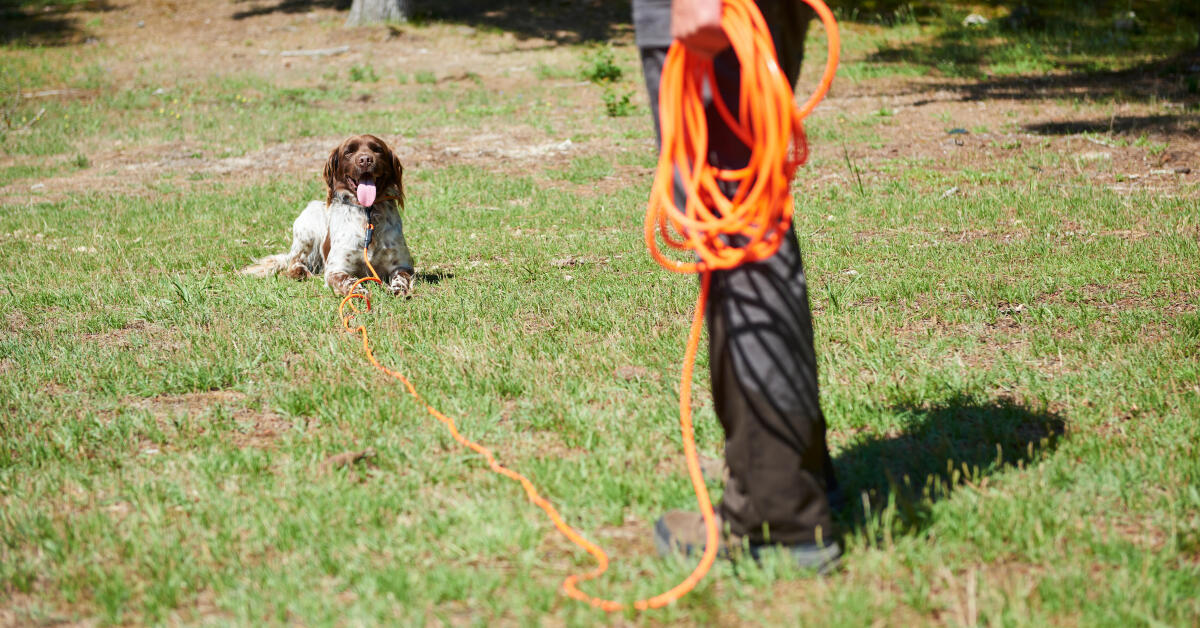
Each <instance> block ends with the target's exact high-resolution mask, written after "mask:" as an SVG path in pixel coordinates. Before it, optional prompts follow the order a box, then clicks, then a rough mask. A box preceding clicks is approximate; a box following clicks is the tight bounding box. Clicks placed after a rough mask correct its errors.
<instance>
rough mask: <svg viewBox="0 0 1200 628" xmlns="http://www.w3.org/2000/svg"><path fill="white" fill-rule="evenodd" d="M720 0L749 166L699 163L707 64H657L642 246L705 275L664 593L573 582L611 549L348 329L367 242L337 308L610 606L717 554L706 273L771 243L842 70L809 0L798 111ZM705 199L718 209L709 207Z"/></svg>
mask: <svg viewBox="0 0 1200 628" xmlns="http://www.w3.org/2000/svg"><path fill="white" fill-rule="evenodd" d="M723 1H724V13H723V16H722V20H721V25H722V27H723V28H724V29H725V32H726V34H727V35H728V37H729V40H730V42H731V44H732V46H733V49H734V51H735V53H736V54H737V57H738V60H739V61H740V63H741V67H742V85H741V97H740V100H739V103H738V111H739V112H740V114H741V115H740V118H739V119H734V117H733V115H732V114H731V113H730V112H729V109H728V107H727V106H726V105H725V103H723V102H721V100H720V96H719V94H716V93H715V90H714V95H713V96H714V101H715V103H716V106H717V108H718V111H720V113H721V116H722V117H723V118H724V119H725V122H726V124H728V125H729V127H730V128H732V129H734V132H735V133H736V134H737V135H738V137H739V138H740V139H741V140H742V141H743V142H745V143H746V145H748V146H750V147H751V149H752V152H751V157H750V163H749V164H748V165H747V166H746V167H745V168H741V169H738V170H720V169H717V168H714V167H712V166H709V165H708V164H707V163H706V162H705V156H706V155H707V150H708V136H707V125H706V122H705V118H704V106H703V103H702V101H701V97H700V89H701V87H700V86H701V83H702V82H703V81H704V80H705V79H706V78H708V79H710V80H714V83H713V84H715V79H712V62H711V61H709V60H706V59H701V58H699V57H697V56H696V55H694V54H692V53H689V52H688V51H687V50H686V48H685V47H683V46H682V45H680V44H678V43H675V44H673V45H672V46H671V49H670V51H669V52H668V54H667V59H666V63H665V65H664V68H663V76H662V85H661V91H660V97H659V101H660V111H661V115H660V119H661V122H662V132H663V148H662V154H661V157H660V159H659V164H658V171H657V175H656V178H655V182H654V188H653V191H652V193H651V199H650V205H649V208H648V210H647V212H646V244H647V246H648V247H649V249H650V254H651V255H652V256H653V257H654V259H656V260H658V262H659V263H660V264H662V265H663V267H665V268H667V269H669V270H673V271H676V272H688V273H690V272H699V273H700V274H701V283H700V294H699V296H698V297H697V299H696V309H695V311H694V312H693V315H692V325H691V329H690V331H689V332H688V341H687V349H686V350H685V352H684V362H683V369H682V373H681V376H680V393H679V423H680V428H681V430H682V438H683V449H684V456H685V458H686V459H687V469H688V476H689V477H690V479H691V482H692V487H693V488H694V489H695V491H696V500H697V502H698V504H699V506H700V511H701V513H702V515H703V517H704V522H705V527H706V532H707V539H706V545H705V548H704V554H703V555H702V556H701V558H700V562H699V564H697V565H696V567H695V569H693V571H692V573H690V574H689V575H688V576H687V577H686V578H685V579H684V580H683V581H682V582H680V583H679V584H677V585H675V586H674V587H672V588H670V589H669V590H667V591H665V592H663V593H660V594H658V595H655V596H653V597H650V598H646V599H642V600H637V601H634V602H631V603H623V602H619V601H616V600H608V599H604V598H598V597H594V596H592V595H588V594H587V593H585V592H583V591H582V590H580V589H579V584H580V583H581V582H584V581H587V580H592V579H595V578H598V577H599V576H600V575H601V574H603V573H604V572H605V571H606V570H607V569H608V563H609V559H608V554H606V553H605V552H604V550H603V549H601V548H600V547H599V546H597V545H596V544H594V543H592V542H591V541H588V540H587V539H586V538H584V537H583V536H582V535H581V534H579V532H577V531H576V530H575V529H574V528H572V527H571V526H570V525H568V524H567V523H566V521H564V520H563V518H562V515H560V514H559V512H558V510H557V509H556V508H555V507H554V505H553V504H551V503H550V502H549V501H548V500H546V499H545V498H544V497H542V496H541V495H540V494H539V493H538V491H537V489H536V488H535V487H534V486H533V483H532V482H530V481H529V479H528V478H526V477H525V476H524V475H522V474H520V473H517V472H516V471H513V470H511V469H508V468H507V467H504V466H503V465H501V464H500V463H499V462H497V461H496V457H495V455H494V454H493V453H492V452H491V450H489V449H488V448H486V447H484V446H482V445H480V444H478V443H475V442H473V441H471V440H468V439H467V438H466V437H464V436H463V435H462V434H461V433H460V432H459V431H458V427H457V425H456V424H455V422H454V420H453V419H451V418H450V417H448V416H446V415H445V414H442V413H441V412H439V411H438V410H437V409H436V408H434V407H433V406H432V405H430V404H429V403H428V402H427V401H425V399H424V398H423V397H421V395H420V393H418V392H417V389H416V387H415V386H413V384H412V382H410V381H409V380H408V378H406V377H405V376H404V375H403V374H402V373H399V372H397V371H394V370H392V369H389V368H387V367H386V366H383V365H382V364H380V363H379V361H378V360H377V359H376V358H375V354H374V352H372V351H371V345H370V341H369V339H368V337H367V330H366V328H365V327H363V326H362V325H357V326H352V325H351V322H352V320H353V318H354V316H355V315H356V314H359V313H360V310H359V309H358V307H357V306H356V305H355V304H354V301H355V300H359V299H361V300H363V301H365V305H366V310H367V311H370V309H371V299H370V295H369V293H367V292H366V291H365V290H360V286H361V285H362V284H363V283H364V282H374V283H378V284H380V285H383V281H382V280H381V279H380V278H379V275H378V274H377V273H376V272H375V268H374V267H373V266H371V262H370V260H369V259H368V257H367V250H366V248H364V249H363V261H364V262H365V263H366V265H367V268H368V269H370V271H371V276H370V277H364V278H362V279H359V280H358V281H356V282H355V283H354V285H353V287H352V288H351V291H350V294H348V295H347V296H346V297H345V298H343V299H342V301H341V303H340V304H339V305H338V316H339V317H340V318H341V321H342V326H343V327H344V328H345V329H346V331H348V332H350V333H356V334H359V335H360V336H361V337H362V346H363V352H364V353H365V354H366V356H367V360H369V361H370V363H371V364H372V365H373V366H374V367H375V368H376V369H378V370H379V371H381V372H382V373H384V374H386V375H388V376H390V377H393V378H395V379H397V380H399V381H400V382H401V383H403V384H404V387H405V388H406V389H407V390H408V392H409V394H410V395H412V396H413V397H414V398H415V399H416V400H417V401H418V403H420V404H421V405H422V406H424V408H425V410H426V411H427V412H429V414H430V415H431V416H433V417H434V418H436V419H437V420H438V421H441V422H442V423H443V424H444V425H445V426H446V428H447V429H448V430H449V431H450V435H451V436H452V437H453V438H454V440H456V441H458V442H459V443H460V444H462V445H463V446H464V447H467V448H469V449H471V450H472V451H475V452H476V453H478V454H479V455H481V456H483V458H484V459H485V460H486V461H487V464H488V467H489V468H491V470H492V471H495V472H496V473H499V474H501V475H504V476H506V477H508V478H510V479H512V480H514V481H516V482H518V483H520V485H521V487H522V488H523V489H524V490H525V494H526V495H527V496H528V498H529V500H530V501H531V502H533V503H534V504H536V505H537V506H538V507H540V508H541V509H542V510H544V511H545V512H546V514H547V515H548V516H549V517H550V520H551V521H552V522H553V523H554V527H555V528H557V529H558V530H559V532H561V533H562V534H563V535H564V536H565V537H566V538H567V539H569V540H570V541H571V542H572V543H574V544H576V545H578V546H579V547H581V548H583V549H584V550H585V551H587V552H588V553H589V554H591V555H592V556H593V557H594V558H595V559H596V567H595V569H592V570H591V571H588V572H586V573H583V574H572V575H570V576H568V577H567V578H566V579H564V580H563V583H562V587H563V591H564V592H565V593H566V594H567V595H568V596H570V597H571V598H573V599H576V600H580V601H582V602H586V603H588V604H591V605H592V606H594V607H596V608H599V609H602V610H605V611H610V612H611V611H621V610H625V609H626V608H629V607H632V608H634V609H637V610H647V609H651V608H660V607H663V606H666V605H667V604H670V603H671V602H674V601H675V600H678V599H679V598H681V597H683V596H684V595H686V594H687V593H688V592H689V591H691V590H692V589H694V588H695V587H696V585H697V584H699V582H700V580H701V579H703V578H704V576H705V575H706V574H707V573H708V571H709V569H710V568H711V567H712V564H713V562H714V561H715V560H716V556H717V550H718V545H719V536H720V530H719V529H718V527H717V524H716V519H715V514H714V512H713V507H712V501H711V499H710V498H709V495H708V489H707V487H706V486H705V485H704V478H703V475H702V474H701V471H700V462H699V457H698V455H697V452H696V442H695V434H694V430H693V426H692V417H691V383H692V371H693V368H694V366H695V358H696V351H697V349H698V347H699V345H700V334H701V330H702V328H703V323H704V307H705V304H706V302H707V299H708V291H709V285H710V280H711V276H712V275H711V273H712V271H713V270H719V269H727V268H733V267H735V266H737V265H738V264H742V263H746V262H752V261H757V260H763V259H766V258H768V257H770V256H771V255H773V254H774V253H775V251H776V250H778V248H779V244H780V243H781V242H782V238H783V237H784V235H785V234H786V233H787V230H788V225H789V224H790V221H791V213H792V201H791V195H790V194H789V192H788V184H789V182H790V181H791V177H792V174H793V173H794V172H795V169H796V167H798V166H799V165H800V164H801V163H803V161H804V159H805V157H806V147H805V143H804V131H803V127H802V126H801V124H800V122H801V120H802V119H803V118H804V116H806V115H808V113H809V112H810V111H812V109H813V107H815V106H816V104H817V103H818V102H819V101H820V100H821V98H823V97H824V95H825V93H826V92H827V91H828V90H829V85H830V83H831V82H832V81H833V75H834V72H835V71H836V70H837V59H838V48H839V39H838V32H837V23H836V22H835V20H834V18H833V14H832V13H831V12H830V11H829V9H828V7H826V6H825V4H824V3H823V2H822V1H821V0H804V1H805V2H807V3H808V4H809V5H811V6H812V7H813V8H814V9H815V10H816V11H817V15H818V16H820V18H821V21H822V22H823V23H824V25H825V31H826V34H827V37H828V40H829V60H828V62H827V64H826V68H825V74H824V76H822V78H821V83H820V85H819V86H818V88H817V91H816V93H814V94H813V96H812V97H811V98H810V99H809V100H808V102H807V103H805V105H804V106H803V107H801V108H800V109H795V108H794V105H793V103H792V89H791V85H790V84H789V83H788V80H787V77H786V76H784V74H783V72H782V71H781V70H780V69H779V66H778V64H777V63H776V61H775V58H776V57H775V48H774V44H773V43H772V41H771V35H770V32H769V31H768V30H767V27H766V23H765V22H764V21H763V18H762V15H761V14H760V13H759V11H758V8H757V6H755V4H754V2H753V1H752V0H723ZM789 144H790V146H791V149H790V152H789ZM675 172H678V173H679V174H680V176H681V178H682V180H683V183H684V188H685V189H686V190H687V197H688V200H687V204H686V207H685V208H684V210H683V211H680V210H679V209H678V208H676V207H675V205H674V202H673V180H674V174H675ZM718 181H732V182H737V184H738V189H737V193H736V194H734V196H733V198H732V199H727V198H726V197H725V196H724V194H722V193H721V191H720V189H719V188H718ZM710 205H711V206H712V207H713V209H709V206H710ZM656 231H657V233H659V235H660V236H661V237H662V239H663V241H664V242H665V243H666V244H667V245H668V246H670V247H671V248H675V249H680V250H690V251H694V255H696V256H698V257H699V258H700V261H699V262H677V261H673V260H671V259H670V258H668V257H666V256H664V255H663V254H662V252H660V251H659V249H658V246H657V243H656V241H655V233H656ZM730 235H737V236H740V237H739V238H738V239H739V242H738V243H736V244H732V243H730V242H729V241H728V240H727V238H726V237H725V236H730ZM347 308H349V310H350V313H349V314H347V313H346V310H347Z"/></svg>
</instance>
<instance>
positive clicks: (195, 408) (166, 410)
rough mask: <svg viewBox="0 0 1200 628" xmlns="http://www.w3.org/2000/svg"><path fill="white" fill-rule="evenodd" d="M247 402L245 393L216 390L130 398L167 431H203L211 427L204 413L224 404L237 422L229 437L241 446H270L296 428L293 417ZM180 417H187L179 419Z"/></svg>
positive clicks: (259, 447)
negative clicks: (250, 404) (285, 416)
mask: <svg viewBox="0 0 1200 628" xmlns="http://www.w3.org/2000/svg"><path fill="white" fill-rule="evenodd" d="M245 402H246V395H245V394H244V393H240V392H236V391H232V390H215V391H208V392H192V393H185V394H182V395H161V396H158V397H152V398H149V399H136V400H132V401H130V402H128V405H129V406H130V407H134V408H140V409H143V410H147V411H149V412H150V414H151V415H152V416H153V417H154V419H155V421H156V422H157V423H158V425H159V427H160V428H161V429H163V430H164V432H165V433H167V434H172V433H175V432H178V431H182V430H187V431H194V433H196V434H201V433H204V432H206V431H208V430H209V429H211V427H210V423H209V422H207V421H204V420H203V419H202V417H205V416H208V415H211V413H212V412H213V411H214V409H215V408H217V407H221V408H224V409H225V410H227V411H228V412H229V413H230V419H231V420H232V422H233V423H234V425H235V426H236V429H234V430H231V431H229V432H228V434H227V438H228V439H229V440H230V442H231V443H232V444H233V445H234V446H236V447H238V448H246V447H252V448H258V449H263V448H268V447H271V446H273V445H274V443H275V441H277V440H278V439H279V438H280V437H281V436H282V435H283V434H284V433H285V432H287V431H289V430H291V429H293V425H292V422H291V421H290V420H288V419H286V418H284V417H282V416H280V415H278V414H275V413H274V412H271V411H263V410H252V409H250V408H247V407H246V405H245ZM180 418H184V419H186V421H185V422H183V423H180V422H179V419H180Z"/></svg>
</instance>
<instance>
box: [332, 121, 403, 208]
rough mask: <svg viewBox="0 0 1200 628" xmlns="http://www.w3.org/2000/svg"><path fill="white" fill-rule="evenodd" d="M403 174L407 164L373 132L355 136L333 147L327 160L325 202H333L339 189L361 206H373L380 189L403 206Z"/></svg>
mask: <svg viewBox="0 0 1200 628" xmlns="http://www.w3.org/2000/svg"><path fill="white" fill-rule="evenodd" d="M403 177H404V166H402V165H400V160H399V159H398V158H397V157H396V155H395V153H393V152H392V149H391V148H389V147H388V145H387V143H386V142H384V141H383V140H381V139H379V138H378V137H375V136H374V135H353V136H350V137H348V138H346V140H345V141H343V142H342V143H341V145H339V146H338V147H337V148H335V149H333V152H332V153H330V154H329V161H327V162H326V163H325V185H327V186H329V196H328V198H326V199H325V202H326V203H331V202H333V197H334V195H335V194H337V192H338V191H339V190H346V191H347V192H349V193H350V196H351V197H354V198H357V199H358V201H359V204H360V205H363V206H364V207H370V206H371V205H372V204H373V203H374V201H375V190H379V191H380V192H381V193H383V194H384V195H389V194H390V195H391V196H394V197H396V199H397V201H398V202H399V204H400V206H401V207H403V206H404V180H403ZM360 188H361V189H360Z"/></svg>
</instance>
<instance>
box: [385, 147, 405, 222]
mask: <svg viewBox="0 0 1200 628" xmlns="http://www.w3.org/2000/svg"><path fill="white" fill-rule="evenodd" d="M388 154H389V155H391V156H392V181H395V182H396V198H397V199H398V200H397V202H398V203H400V208H401V209H403V208H404V166H403V165H402V164H401V163H400V158H399V157H397V156H396V153H394V152H392V149H391V148H390V147H389V148H388Z"/></svg>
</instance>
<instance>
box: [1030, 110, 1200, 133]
mask: <svg viewBox="0 0 1200 628" xmlns="http://www.w3.org/2000/svg"><path fill="white" fill-rule="evenodd" d="M1024 128H1025V130H1027V131H1029V132H1031V133H1037V134H1038V135H1076V134H1079V133H1098V134H1113V133H1120V134H1134V135H1136V134H1140V133H1145V132H1152V133H1156V134H1162V135H1176V134H1193V135H1194V134H1196V133H1200V114H1186V113H1185V114H1178V115H1147V116H1114V117H1111V118H1101V119H1097V120H1075V121H1064V122H1040V123H1036V124H1026V125H1024Z"/></svg>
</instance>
